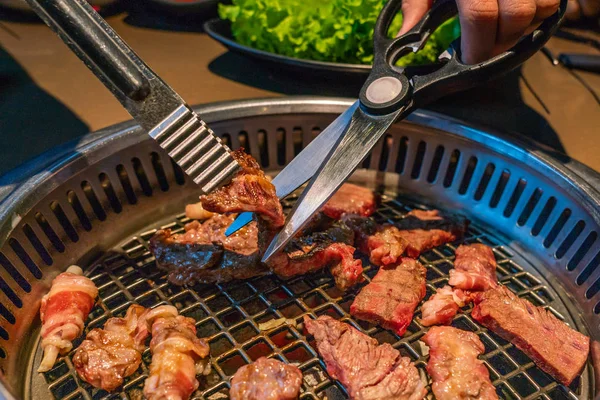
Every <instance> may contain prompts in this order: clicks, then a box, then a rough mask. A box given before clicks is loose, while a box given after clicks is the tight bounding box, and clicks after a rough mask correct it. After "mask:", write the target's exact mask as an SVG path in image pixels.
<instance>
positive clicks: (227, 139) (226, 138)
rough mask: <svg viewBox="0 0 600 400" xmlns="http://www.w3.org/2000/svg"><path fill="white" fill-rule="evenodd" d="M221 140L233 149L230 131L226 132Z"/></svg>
mask: <svg viewBox="0 0 600 400" xmlns="http://www.w3.org/2000/svg"><path fill="white" fill-rule="evenodd" d="M221 141H222V142H223V144H224V145H225V146H227V147H229V149H231V135H230V134H229V133H224V134H222V135H221Z"/></svg>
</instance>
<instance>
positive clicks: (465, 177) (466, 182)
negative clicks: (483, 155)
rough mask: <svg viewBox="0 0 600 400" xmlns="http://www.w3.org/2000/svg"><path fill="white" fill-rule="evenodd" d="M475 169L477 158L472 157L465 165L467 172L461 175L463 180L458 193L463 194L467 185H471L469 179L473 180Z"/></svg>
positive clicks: (467, 187)
mask: <svg viewBox="0 0 600 400" xmlns="http://www.w3.org/2000/svg"><path fill="white" fill-rule="evenodd" d="M475 168H477V157H475V156H472V157H471V158H470V159H469V163H468V164H467V170H466V171H465V174H464V175H463V179H462V181H461V182H460V186H459V188H458V193H460V194H465V193H467V190H468V189H469V185H470V184H471V179H473V174H474V173H475Z"/></svg>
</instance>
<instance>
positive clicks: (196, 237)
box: [150, 214, 269, 285]
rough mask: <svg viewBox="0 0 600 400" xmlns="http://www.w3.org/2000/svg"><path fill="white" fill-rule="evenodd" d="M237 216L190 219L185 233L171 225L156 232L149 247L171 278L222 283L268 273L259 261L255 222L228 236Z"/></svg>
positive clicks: (180, 283) (175, 281)
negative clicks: (200, 219)
mask: <svg viewBox="0 0 600 400" xmlns="http://www.w3.org/2000/svg"><path fill="white" fill-rule="evenodd" d="M235 217H236V214H229V215H218V214H215V215H214V216H212V217H211V218H209V219H207V220H206V221H204V222H202V223H200V222H198V221H192V222H190V223H189V224H187V225H186V226H185V232H184V233H172V232H171V230H169V229H165V230H160V231H158V232H156V234H155V235H154V236H153V237H152V238H151V239H150V251H151V252H152V254H154V257H156V263H157V265H158V267H159V268H160V269H163V270H165V271H167V272H168V275H167V278H168V279H169V282H171V283H173V284H176V285H184V284H188V285H193V284H194V283H196V282H203V283H219V282H227V281H230V280H232V279H248V278H251V277H254V276H258V275H264V274H266V273H268V272H269V270H268V269H267V268H266V267H265V266H264V265H262V264H261V263H260V255H259V253H258V228H257V225H256V222H251V223H250V224H248V225H247V226H245V227H243V228H242V229H240V230H239V231H237V232H236V233H234V234H233V235H231V236H229V237H226V236H225V230H226V229H227V227H228V226H229V225H230V224H231V223H232V222H233V221H234V219H235Z"/></svg>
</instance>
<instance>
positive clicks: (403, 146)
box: [394, 136, 408, 174]
mask: <svg viewBox="0 0 600 400" xmlns="http://www.w3.org/2000/svg"><path fill="white" fill-rule="evenodd" d="M407 153H408V138H407V137H406V136H403V137H402V138H401V139H400V146H399V147H398V158H397V159H396V167H395V168H394V171H396V173H398V174H403V173H404V163H405V162H406V154H407Z"/></svg>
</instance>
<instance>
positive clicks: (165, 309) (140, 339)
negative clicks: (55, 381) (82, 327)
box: [73, 304, 177, 392]
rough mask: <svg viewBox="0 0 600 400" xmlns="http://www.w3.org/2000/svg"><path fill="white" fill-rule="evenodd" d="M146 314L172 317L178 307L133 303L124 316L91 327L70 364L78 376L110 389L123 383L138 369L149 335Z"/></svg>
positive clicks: (95, 385) (96, 385) (107, 389)
mask: <svg viewBox="0 0 600 400" xmlns="http://www.w3.org/2000/svg"><path fill="white" fill-rule="evenodd" d="M149 315H150V316H153V318H156V317H157V316H158V315H164V316H175V315H177V309H175V308H174V307H172V306H159V307H157V308H155V309H153V310H148V309H146V308H144V307H142V306H140V305H137V304H133V305H131V306H130V307H129V308H128V309H127V313H126V314H125V317H124V318H117V317H113V318H110V319H109V320H108V321H106V323H105V324H104V328H102V329H99V328H95V329H92V330H91V331H90V332H89V333H88V334H87V336H86V338H85V340H84V341H83V343H81V345H80V346H79V347H78V348H77V352H75V356H74V357H73V365H75V369H76V371H77V374H78V375H79V376H80V377H81V379H83V380H84V381H86V382H88V383H89V384H90V385H92V386H94V387H97V388H101V389H104V390H106V391H108V392H111V391H113V390H115V389H116V388H118V387H119V386H121V385H122V384H123V379H124V378H126V377H128V376H130V375H131V374H133V373H134V372H135V371H137V369H138V367H139V366H140V363H141V362H142V352H143V351H144V349H145V344H144V342H145V341H146V338H148V336H149V334H150V332H149V326H148V321H147V317H148V316H149Z"/></svg>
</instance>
